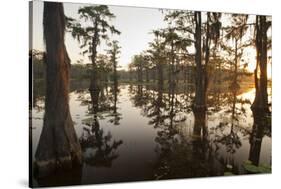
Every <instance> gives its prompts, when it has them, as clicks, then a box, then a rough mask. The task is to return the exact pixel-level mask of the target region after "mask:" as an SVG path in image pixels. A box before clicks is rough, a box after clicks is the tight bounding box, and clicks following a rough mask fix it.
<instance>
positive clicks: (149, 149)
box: [31, 84, 271, 186]
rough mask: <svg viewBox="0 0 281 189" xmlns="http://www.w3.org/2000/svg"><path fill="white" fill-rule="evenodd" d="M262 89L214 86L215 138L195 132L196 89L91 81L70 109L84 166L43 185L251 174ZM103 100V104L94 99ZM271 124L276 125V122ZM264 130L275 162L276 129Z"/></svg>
mask: <svg viewBox="0 0 281 189" xmlns="http://www.w3.org/2000/svg"><path fill="white" fill-rule="evenodd" d="M254 94H255V90H254V89H253V88H247V89H243V90H240V91H237V92H236V94H235V93H231V92H227V91H223V92H222V91H216V92H211V93H210V96H209V98H208V107H209V108H208V112H207V116H206V126H207V128H208V136H207V140H202V137H198V136H194V134H193V129H194V124H195V123H194V122H195V120H194V115H193V112H192V110H191V104H192V103H191V102H192V98H193V96H194V94H193V92H192V90H187V89H182V90H175V91H171V90H166V89H163V88H162V87H161V88H159V87H152V86H142V85H129V84H122V85H119V86H118V90H114V87H112V86H107V87H104V89H103V90H102V91H101V93H100V95H99V97H98V99H93V97H91V95H90V93H89V91H88V89H87V88H86V87H76V89H73V90H72V91H71V93H70V94H69V96H70V102H69V104H70V112H71V115H72V119H73V121H74V124H75V125H74V127H75V130H76V133H77V135H78V138H79V141H80V143H81V146H82V149H83V156H84V163H83V166H82V168H80V169H79V170H74V171H72V172H69V173H66V174H59V175H54V176H53V177H51V178H48V179H47V180H40V181H38V180H36V179H34V178H33V181H34V184H35V186H37V185H38V186H41V185H42V186H43V185H45V184H46V183H47V184H48V185H68V184H92V183H104V182H120V181H138V180H158V179H169V178H190V177H205V176H221V175H224V172H226V171H227V169H229V168H231V171H232V172H233V173H235V174H246V171H245V170H244V169H243V162H244V161H245V160H248V159H249V156H250V147H251V143H250V137H251V136H252V135H253V131H252V127H253V116H252V111H251V109H250V105H251V103H252V102H253V100H254ZM92 101H95V102H98V103H96V104H98V106H96V105H95V104H93V103H92ZM31 115H32V116H31V121H32V157H33V160H34V154H35V151H36V147H37V144H38V141H39V137H40V134H41V130H42V126H43V116H44V96H40V95H39V96H37V97H36V99H35V100H34V103H33V109H32V114H31ZM268 130H269V129H268ZM268 130H267V131H265V134H264V135H263V138H262V139H261V140H262V143H261V147H260V153H258V154H259V163H260V164H267V165H271V131H268Z"/></svg>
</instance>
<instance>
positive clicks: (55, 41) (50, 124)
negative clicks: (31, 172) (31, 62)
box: [35, 2, 82, 177]
mask: <svg viewBox="0 0 281 189" xmlns="http://www.w3.org/2000/svg"><path fill="white" fill-rule="evenodd" d="M43 24H44V37H45V43H46V63H47V67H46V68H47V70H46V73H47V74H46V81H47V84H46V86H47V87H46V89H47V90H46V99H45V115H44V125H43V129H42V133H41V136H40V140H39V144H38V147H37V151H36V154H35V159H36V162H35V164H36V168H37V176H38V177H44V176H47V175H49V174H51V173H52V172H53V171H55V170H56V169H58V168H63V169H69V168H72V166H73V165H74V164H81V162H82V154H81V148H80V144H79V142H78V139H77V136H76V133H75V130H74V127H73V122H72V119H71V115H70V111H69V104H68V101H69V98H68V93H69V69H70V59H69V57H68V55H67V52H66V47H65V45H64V30H65V17H64V11H63V5H62V4H61V3H53V2H45V3H44V20H43Z"/></svg>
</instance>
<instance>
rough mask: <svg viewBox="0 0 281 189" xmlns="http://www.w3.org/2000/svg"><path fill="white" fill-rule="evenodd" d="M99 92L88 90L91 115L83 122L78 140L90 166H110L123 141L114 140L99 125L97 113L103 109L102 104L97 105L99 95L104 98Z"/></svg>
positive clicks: (116, 156)
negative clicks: (83, 125)
mask: <svg viewBox="0 0 281 189" xmlns="http://www.w3.org/2000/svg"><path fill="white" fill-rule="evenodd" d="M101 94H103V92H102V93H100V92H99V93H95V92H94V91H93V90H91V91H90V96H91V103H92V104H91V105H92V106H91V109H90V110H89V112H90V115H91V116H92V117H90V118H88V119H87V120H86V121H85V122H84V123H85V125H86V126H85V127H84V128H83V133H82V136H81V137H80V139H79V141H80V144H81V147H82V150H83V153H84V161H85V163H87V164H89V165H91V166H103V167H111V165H112V161H113V160H115V159H116V158H118V153H117V148H118V147H119V146H120V145H121V144H122V143H123V141H122V140H118V141H116V140H114V139H113V138H112V135H111V133H110V132H108V133H105V132H104V130H103V129H102V128H101V126H100V123H99V116H98V114H99V113H100V110H104V107H103V106H99V104H100V103H99V100H100V96H101V97H102V98H101V99H104V96H103V95H101ZM100 107H102V108H100ZM112 140H113V141H112Z"/></svg>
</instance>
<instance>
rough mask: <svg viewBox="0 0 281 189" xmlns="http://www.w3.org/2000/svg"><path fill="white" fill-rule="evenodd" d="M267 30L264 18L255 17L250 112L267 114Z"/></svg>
mask: <svg viewBox="0 0 281 189" xmlns="http://www.w3.org/2000/svg"><path fill="white" fill-rule="evenodd" d="M267 30H268V25H267V23H266V16H257V17H256V52H257V63H256V69H255V87H256V96H255V100H254V102H253V104H252V110H263V111H266V112H269V109H268V94H267Z"/></svg>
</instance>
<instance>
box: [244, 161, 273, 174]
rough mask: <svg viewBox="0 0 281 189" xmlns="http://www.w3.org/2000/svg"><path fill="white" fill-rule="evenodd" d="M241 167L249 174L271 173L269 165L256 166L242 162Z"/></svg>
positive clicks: (249, 162) (248, 162)
mask: <svg viewBox="0 0 281 189" xmlns="http://www.w3.org/2000/svg"><path fill="white" fill-rule="evenodd" d="M243 167H244V169H245V170H246V171H248V172H250V173H271V167H270V166H269V165H265V164H261V165H259V166H256V165H253V163H252V162H251V161H249V160H248V161H245V162H244V164H243Z"/></svg>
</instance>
